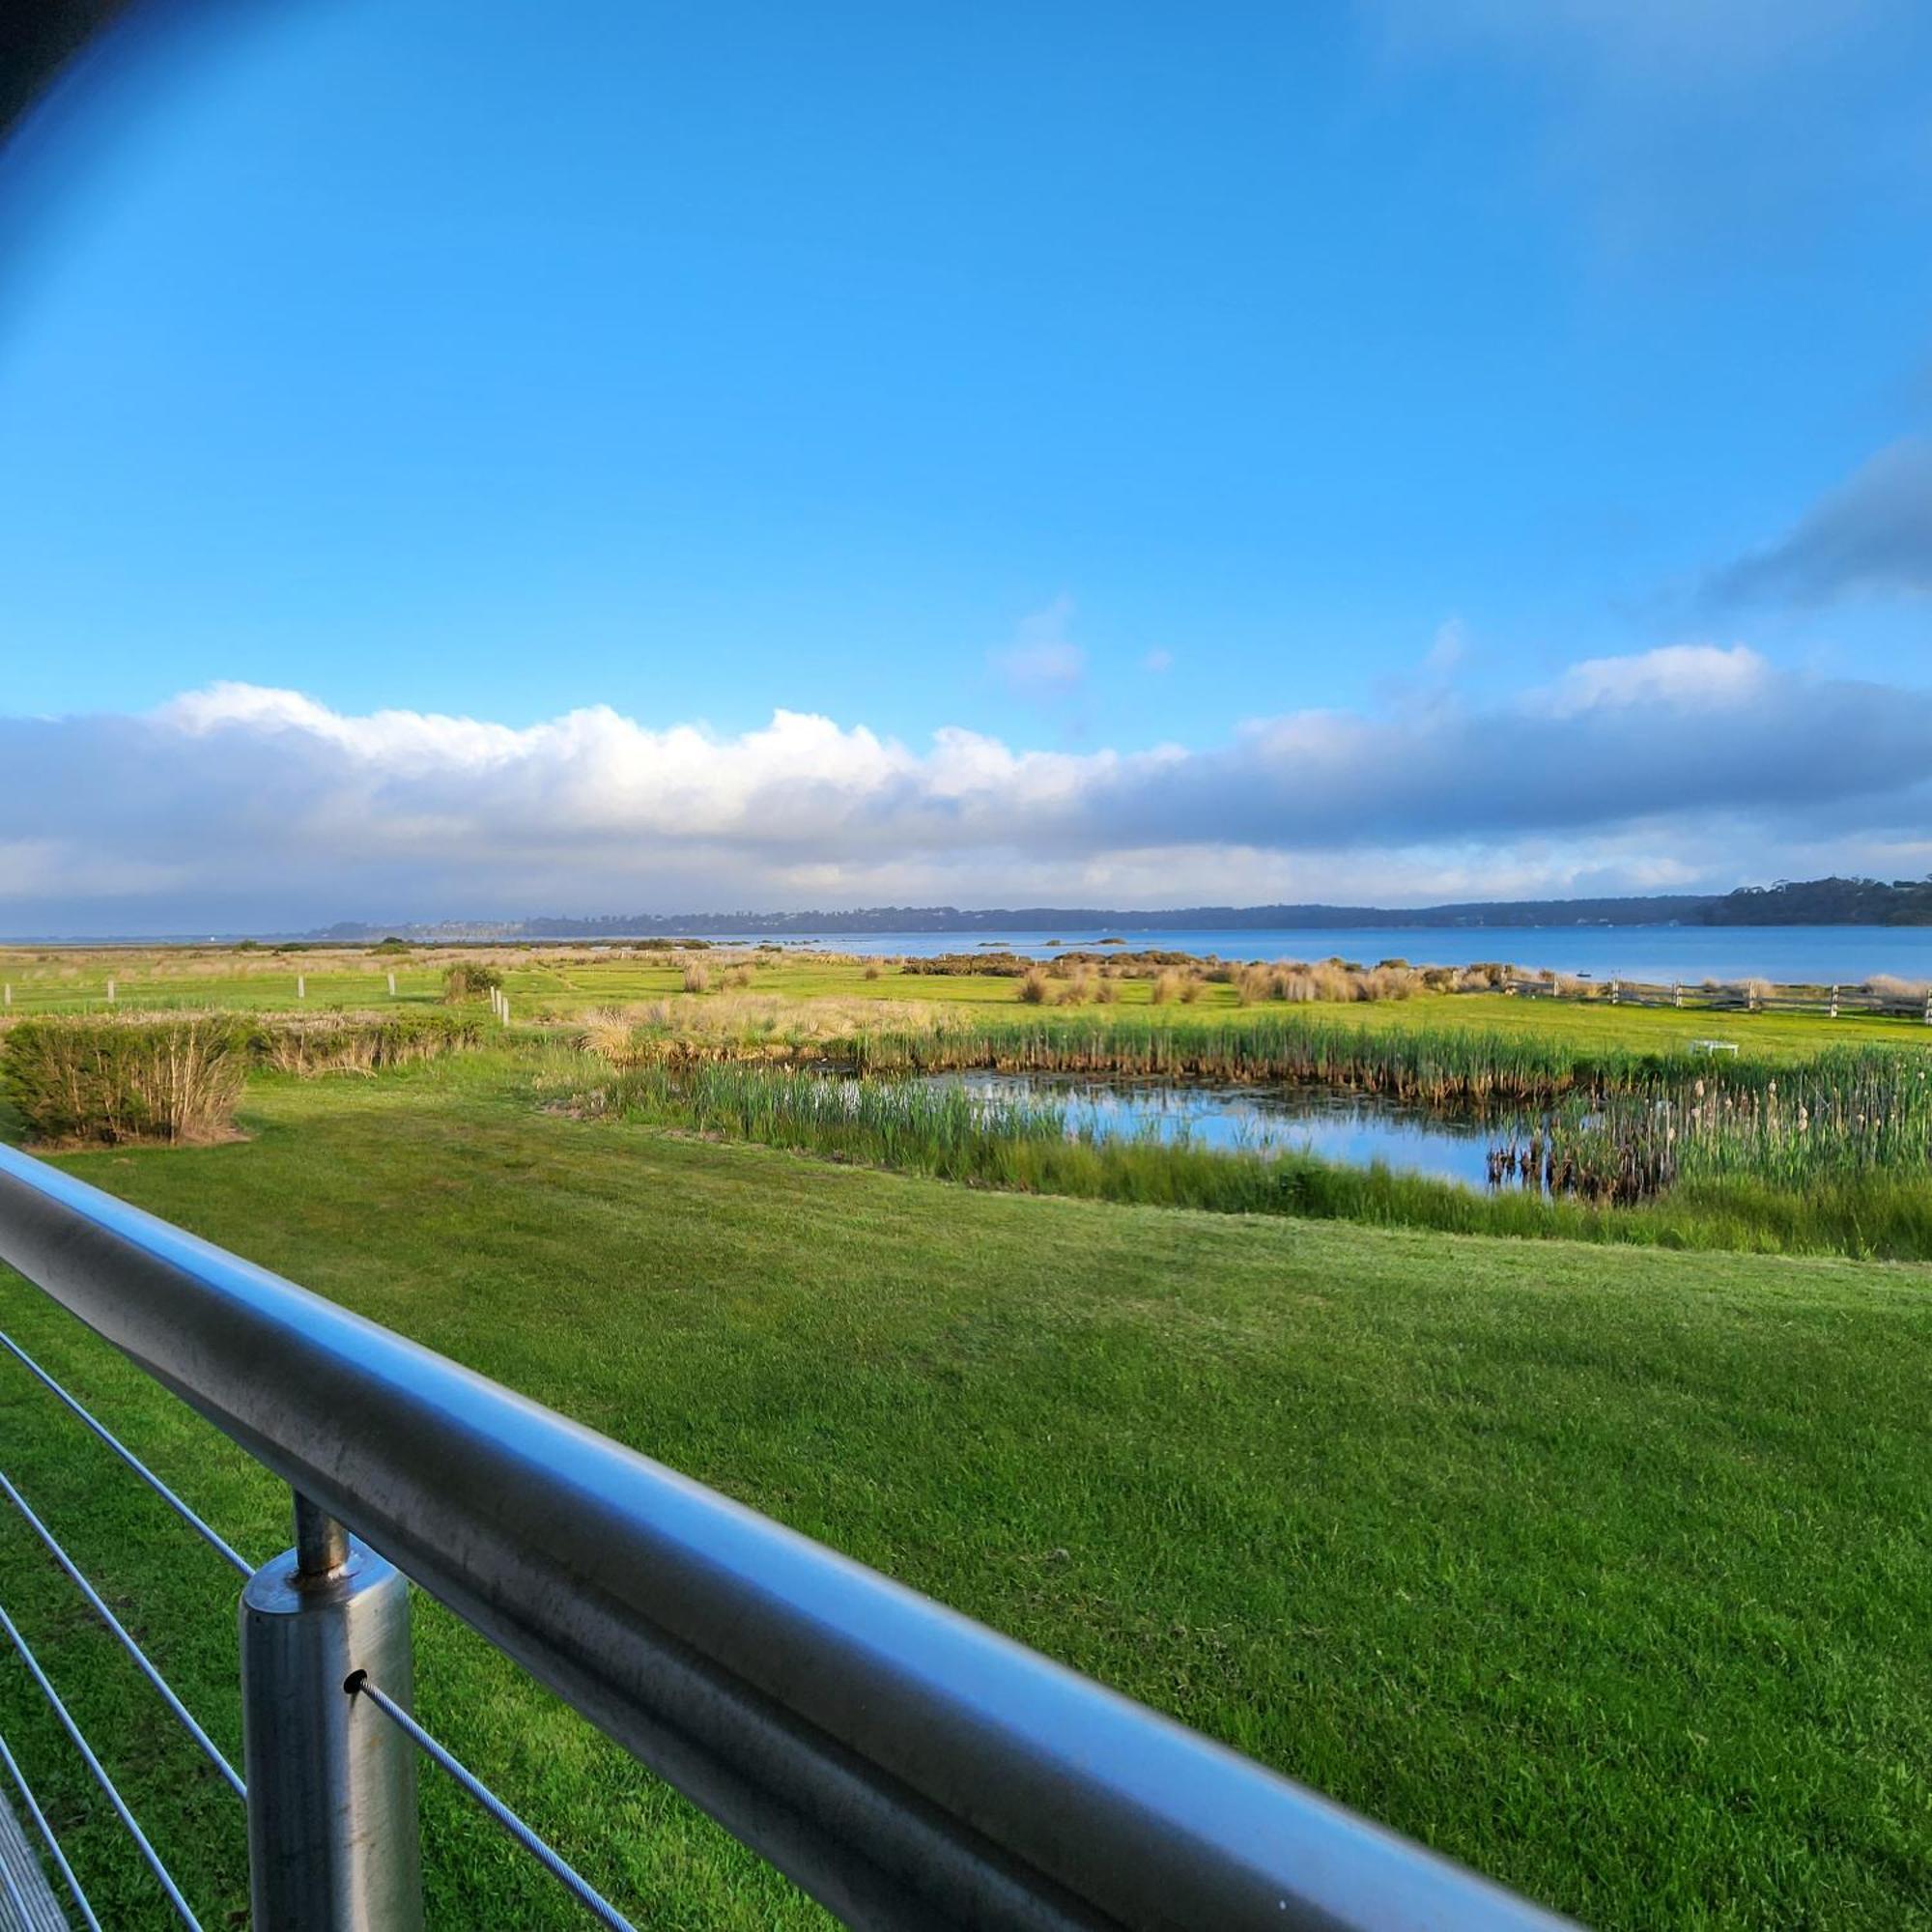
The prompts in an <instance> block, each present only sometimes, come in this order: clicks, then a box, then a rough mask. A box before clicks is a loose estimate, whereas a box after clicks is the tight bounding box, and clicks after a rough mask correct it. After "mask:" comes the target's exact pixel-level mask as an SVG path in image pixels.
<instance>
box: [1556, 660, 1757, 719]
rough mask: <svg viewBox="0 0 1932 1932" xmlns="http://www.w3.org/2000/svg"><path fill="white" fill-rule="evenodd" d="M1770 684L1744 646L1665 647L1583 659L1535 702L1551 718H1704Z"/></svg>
mask: <svg viewBox="0 0 1932 1932" xmlns="http://www.w3.org/2000/svg"><path fill="white" fill-rule="evenodd" d="M1773 679H1774V673H1773V671H1772V668H1771V666H1770V665H1769V664H1768V663H1766V661H1765V660H1764V659H1763V658H1761V657H1760V656H1759V655H1758V654H1757V652H1755V651H1754V650H1751V649H1750V648H1749V647H1748V646H1747V645H1745V644H1733V645H1732V646H1731V648H1730V649H1729V650H1723V649H1721V648H1719V646H1718V645H1716V644H1666V645H1664V646H1663V647H1662V649H1661V650H1655V651H1645V652H1643V653H1642V654H1641V655H1640V656H1637V657H1624V658H1587V659H1585V660H1584V662H1583V663H1581V664H1579V665H1573V666H1572V667H1571V668H1569V669H1568V670H1567V671H1565V672H1564V674H1563V676H1562V677H1561V678H1560V679H1559V680H1558V681H1557V682H1556V684H1555V685H1553V686H1552V687H1551V688H1550V689H1549V690H1548V692H1547V693H1541V694H1537V695H1536V696H1537V698H1538V699H1539V700H1540V702H1541V704H1542V706H1543V708H1546V709H1548V712H1549V714H1550V715H1551V716H1552V717H1555V718H1574V717H1576V716H1577V715H1578V714H1579V713H1581V712H1585V711H1596V710H1605V709H1609V708H1611V707H1615V706H1628V705H1664V706H1669V707H1671V708H1672V709H1684V708H1687V707H1688V708H1690V709H1692V710H1696V711H1699V712H1702V713H1703V714H1705V715H1707V716H1708V715H1711V714H1714V713H1716V712H1719V711H1721V710H1728V709H1731V708H1733V707H1735V706H1738V705H1742V704H1747V703H1749V702H1750V701H1751V700H1753V699H1754V698H1757V697H1760V696H1763V695H1764V693H1765V691H1766V690H1767V688H1768V687H1769V686H1770V685H1771V684H1772V682H1773Z"/></svg>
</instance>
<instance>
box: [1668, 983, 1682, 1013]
mask: <svg viewBox="0 0 1932 1932" xmlns="http://www.w3.org/2000/svg"><path fill="white" fill-rule="evenodd" d="M1670 1004H1671V1005H1672V1006H1673V1007H1681V1006H1682V1005H1683V1004H1684V986H1683V982H1682V981H1681V980H1672V981H1671V985H1670Z"/></svg>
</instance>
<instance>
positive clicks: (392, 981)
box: [389, 973, 396, 1000]
mask: <svg viewBox="0 0 1932 1932" xmlns="http://www.w3.org/2000/svg"><path fill="white" fill-rule="evenodd" d="M389 997H390V999H392V1000H393V999H394V998H395V997H396V976H395V975H394V974H393V973H391V974H390V975H389Z"/></svg>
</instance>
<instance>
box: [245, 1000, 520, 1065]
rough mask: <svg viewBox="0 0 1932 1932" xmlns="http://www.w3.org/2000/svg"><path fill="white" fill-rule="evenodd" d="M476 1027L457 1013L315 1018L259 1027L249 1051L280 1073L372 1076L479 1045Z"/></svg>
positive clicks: (250, 1035) (293, 1018) (309, 1016)
mask: <svg viewBox="0 0 1932 1932" xmlns="http://www.w3.org/2000/svg"><path fill="white" fill-rule="evenodd" d="M482 1037H483V1028H482V1024H481V1022H480V1021H477V1020H473V1019H466V1018H463V1017H461V1016H459V1015H458V1014H456V1013H381V1014H377V1013H316V1014H292V1015H290V1016H289V1017H287V1018H284V1019H270V1020H262V1021H258V1022H257V1023H256V1024H255V1025H254V1026H253V1027H252V1028H250V1029H249V1030H248V1048H249V1052H250V1053H251V1055H252V1056H253V1058H254V1059H255V1060H256V1061H257V1062H258V1063H259V1064H260V1065H263V1066H269V1067H272V1068H273V1069H274V1070H275V1071H276V1072H278V1073H300V1074H312V1073H375V1072H378V1071H380V1070H381V1069H382V1068H384V1067H385V1066H412V1065H417V1064H418V1063H420V1062H422V1061H425V1060H440V1059H441V1058H442V1056H443V1055H444V1054H447V1053H457V1052H460V1051H462V1050H463V1049H464V1048H466V1047H472V1046H475V1045H477V1044H479V1043H480V1042H481V1040H482Z"/></svg>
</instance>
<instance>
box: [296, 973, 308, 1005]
mask: <svg viewBox="0 0 1932 1932" xmlns="http://www.w3.org/2000/svg"><path fill="white" fill-rule="evenodd" d="M296 998H297V999H298V1000H305V999H307V998H308V975H307V974H306V973H298V974H297V975H296Z"/></svg>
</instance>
